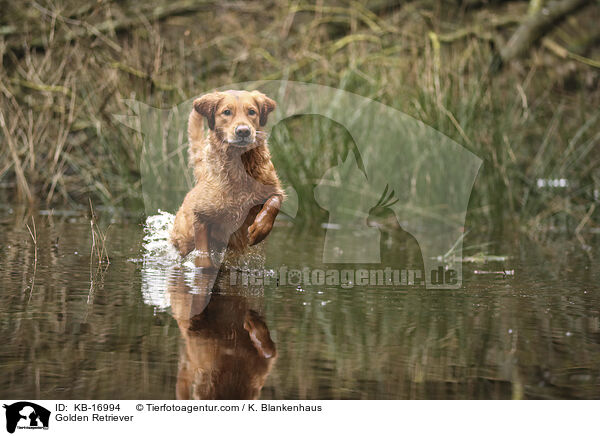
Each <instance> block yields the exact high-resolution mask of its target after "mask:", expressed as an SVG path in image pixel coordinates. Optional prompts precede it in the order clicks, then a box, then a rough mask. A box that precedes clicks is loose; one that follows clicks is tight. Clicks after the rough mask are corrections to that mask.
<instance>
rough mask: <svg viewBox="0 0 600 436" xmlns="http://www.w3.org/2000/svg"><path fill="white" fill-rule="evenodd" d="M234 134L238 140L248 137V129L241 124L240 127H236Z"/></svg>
mask: <svg viewBox="0 0 600 436" xmlns="http://www.w3.org/2000/svg"><path fill="white" fill-rule="evenodd" d="M235 134H236V136H239V137H240V138H247V137H248V136H250V127H248V126H244V125H243V124H242V125H241V126H237V127H236V128H235Z"/></svg>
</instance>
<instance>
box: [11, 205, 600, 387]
mask: <svg viewBox="0 0 600 436" xmlns="http://www.w3.org/2000/svg"><path fill="white" fill-rule="evenodd" d="M109 216H110V214H108V213H103V214H102V218H103V219H105V220H108V218H109ZM34 218H35V223H36V235H37V237H36V239H37V244H33V242H32V238H31V236H30V234H29V231H28V230H27V227H26V225H25V224H26V223H28V224H29V225H30V227H31V226H32V221H31V218H30V217H29V216H28V215H25V214H20V213H17V212H15V211H10V212H9V211H7V210H4V211H1V212H0V337H1V338H2V341H3V344H2V346H1V347H0V397H2V398H29V399H84V398H85V399H151V398H154V399H173V398H177V397H178V398H205V397H226V398H231V397H251V396H254V395H257V393H258V392H259V391H260V389H261V386H262V391H260V398H262V399H345V398H352V399H405V398H428V399H435V398H447V399H454V398H463V399H469V398H473V399H475V398H508V399H509V398H600V286H599V285H598V284H599V283H600V267H599V265H598V262H597V259H598V256H599V255H600V250H598V240H597V239H598V237H597V236H596V237H595V239H594V236H593V235H588V236H587V239H586V241H585V243H586V244H588V245H589V246H590V247H592V248H589V250H588V251H586V250H584V249H582V244H581V242H579V241H577V240H575V241H569V240H568V239H566V238H563V237H561V236H560V235H557V236H552V237H550V236H549V237H547V238H546V240H545V241H544V242H537V243H536V242H533V241H531V240H529V239H527V238H526V237H524V236H518V237H517V236H516V235H512V236H511V237H508V238H507V237H503V238H497V239H496V240H492V241H485V238H483V241H484V242H492V244H490V245H488V246H486V247H485V249H484V251H485V252H486V253H489V254H494V255H502V256H507V257H506V258H500V259H496V260H495V261H488V262H480V261H483V259H482V258H480V257H478V256H474V258H471V259H470V262H466V263H464V264H463V273H464V286H463V288H462V289H460V290H435V291H432V290H425V289H424V288H422V287H415V286H408V285H404V286H393V285H392V286H385V285H382V286H376V285H374V286H371V285H369V286H353V287H351V288H350V287H348V286H345V287H341V286H327V285H314V284H311V285H308V284H302V285H295V284H294V285H290V284H282V283H281V282H280V283H279V284H277V283H276V282H275V281H274V280H272V281H271V283H269V284H266V285H264V284H263V285H261V284H260V283H250V284H248V285H246V284H244V283H237V282H236V281H235V280H238V281H239V277H238V276H236V277H235V278H232V277H231V274H232V273H231V270H225V269H223V270H222V271H221V272H220V274H219V276H218V277H215V275H214V274H209V273H207V272H200V271H194V269H193V268H189V267H183V266H182V267H178V266H176V265H175V266H174V265H173V263H172V262H171V263H168V262H164V263H163V262H160V261H158V262H148V261H147V260H146V261H144V260H143V257H144V255H143V252H142V243H143V228H142V225H140V224H137V223H136V222H134V221H133V220H132V221H128V220H121V219H117V220H113V221H115V222H113V223H112V224H111V225H110V227H109V229H108V231H107V242H106V248H107V249H108V254H109V257H110V265H107V264H100V265H99V264H98V260H97V258H96V257H92V258H91V256H90V253H91V248H92V245H93V240H92V232H91V228H90V222H89V220H88V219H86V218H85V217H82V216H77V215H74V216H69V214H67V215H66V216H65V215H62V214H55V215H54V216H47V215H46V216H44V215H37V214H36V215H35V216H34ZM107 225H108V222H103V223H101V224H100V227H101V228H102V229H105V228H106V226H107ZM32 230H33V229H32ZM324 232H325V231H324V230H323V229H314V230H310V231H308V230H300V229H297V228H295V227H294V226H293V225H287V226H279V227H277V228H275V230H274V231H273V233H272V234H271V236H270V237H269V238H268V240H267V243H266V247H265V248H264V251H265V265H266V266H265V268H266V269H267V270H278V268H280V267H281V266H282V265H284V266H286V267H288V268H289V269H294V268H297V269H302V268H304V267H308V268H312V269H314V268H321V269H325V268H331V267H332V266H331V265H325V266H324V265H323V264H322V263H321V258H322V247H323V238H324ZM382 241H383V243H382V262H383V264H384V265H391V266H392V267H394V268H399V267H400V268H410V267H414V268H421V267H422V260H421V258H420V252H419V250H418V246H416V244H415V242H414V240H410V238H408V242H407V241H406V238H404V239H402V238H399V237H397V235H396V234H394V233H393V232H392V233H391V234H386V235H384V237H382ZM96 242H97V241H96ZM480 242H481V241H480ZM466 246H467V247H468V246H469V241H466ZM477 251H478V250H477V249H475V250H471V251H470V252H469V251H465V254H466V255H469V254H470V255H473V254H475V253H476V252H477ZM36 252H37V260H36ZM340 268H348V265H342V266H340ZM504 270H506V271H508V272H509V274H508V275H507V274H497V273H496V272H500V271H504ZM511 271H514V274H512V273H511ZM213 281H216V282H215V284H214V286H213V285H212V284H213ZM211 288H213V290H212V292H210V289H211Z"/></svg>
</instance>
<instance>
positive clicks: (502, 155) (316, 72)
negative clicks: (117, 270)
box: [0, 0, 600, 233]
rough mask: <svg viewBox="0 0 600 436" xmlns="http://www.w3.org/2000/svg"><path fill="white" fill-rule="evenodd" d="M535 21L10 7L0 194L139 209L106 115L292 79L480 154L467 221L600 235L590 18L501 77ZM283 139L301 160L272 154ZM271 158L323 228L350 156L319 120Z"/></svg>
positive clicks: (377, 8)
mask: <svg viewBox="0 0 600 436" xmlns="http://www.w3.org/2000/svg"><path fill="white" fill-rule="evenodd" d="M530 7H531V6H530V5H529V4H528V3H527V2H519V1H515V2H492V3H489V4H488V3H484V4H475V3H474V2H467V1H464V2H462V3H461V2H451V1H439V0H438V1H415V2H408V3H405V4H403V6H394V5H393V4H392V2H386V1H377V2H370V3H369V4H366V3H365V4H363V3H361V2H343V1H340V2H335V3H329V4H328V5H319V6H314V5H311V4H309V3H303V2H290V3H288V2H283V1H273V2H272V3H271V4H269V5H266V4H265V3H262V4H259V3H248V4H247V3H242V2H239V3H238V2H233V3H221V2H217V1H211V0H205V1H196V2H192V1H176V2H156V3H155V4H153V5H140V4H138V3H135V2H130V1H127V2H112V1H106V0H105V1H101V2H98V3H94V4H92V5H91V6H82V5H81V4H79V3H78V2H72V1H61V2H49V1H40V2H33V3H30V2H25V3H22V4H10V5H8V4H7V5H5V6H3V8H2V9H3V13H2V17H1V22H0V56H1V57H2V63H3V68H2V70H1V71H0V86H1V89H0V91H1V96H0V111H1V114H0V141H1V142H0V144H1V146H0V184H1V186H2V188H3V189H2V191H3V193H2V194H0V195H2V196H4V197H5V198H7V199H9V200H11V201H20V202H39V203H40V204H41V205H46V204H47V205H49V206H54V207H65V206H69V207H76V206H78V205H87V204H88V199H89V198H91V199H92V200H93V201H94V202H95V204H99V203H102V204H105V205H109V206H117V207H124V208H128V209H131V208H139V207H140V206H141V202H142V199H141V182H140V170H139V162H140V154H141V142H139V141H138V140H136V138H135V135H134V134H133V133H132V131H131V130H129V129H128V128H126V127H125V126H123V125H121V124H119V123H118V122H117V121H116V120H115V118H114V117H113V115H114V114H124V113H126V112H127V108H126V107H125V105H124V103H123V102H122V100H123V99H131V98H133V99H137V100H140V101H143V102H145V103H147V104H149V105H153V106H156V107H163V108H168V107H171V106H172V105H175V104H178V103H180V102H182V101H184V100H186V99H188V98H191V97H193V96H195V95H198V94H200V93H202V92H204V91H206V90H210V89H212V88H215V87H218V86H222V85H224V84H227V83H236V82H242V81H249V80H258V79H290V80H297V81H305V82H313V83H320V84H326V85H329V86H334V87H337V88H342V89H345V90H348V91H350V92H354V93H357V94H360V95H363V96H366V97H370V98H373V99H375V100H378V101H380V102H382V103H385V104H387V105H390V106H393V107H395V108H397V109H400V110H402V111H405V112H406V113H408V114H409V115H411V116H413V117H415V118H417V119H420V120H422V121H423V122H425V123H427V124H428V125H430V126H432V127H434V128H435V129H438V130H439V131H441V132H443V133H445V134H446V135H448V136H450V137H451V138H453V139H454V140H456V141H457V142H459V143H461V144H463V145H464V146H465V147H467V148H469V149H470V150H472V151H473V152H474V153H476V154H477V155H479V156H480V157H481V158H483V159H484V162H485V163H484V167H483V168H482V170H481V171H480V174H479V177H478V179H477V181H476V184H475V188H474V192H473V195H472V198H471V203H470V215H469V217H470V218H469V219H470V220H471V222H476V223H478V224H480V225H481V224H488V225H490V226H491V225H499V224H500V223H502V222H505V221H506V218H511V219H515V220H516V221H517V223H516V224H517V225H518V226H520V227H522V228H525V229H528V230H529V231H537V230H545V229H552V228H566V229H569V230H571V231H577V232H578V233H579V232H582V231H584V230H586V229H590V228H594V227H598V225H599V223H598V220H599V219H600V215H599V211H598V209H600V208H599V207H597V206H598V202H599V201H600V194H599V191H600V170H599V168H600V165H599V164H600V147H598V142H599V140H600V119H599V117H600V113H599V110H598V108H599V107H600V89H599V84H600V75H599V71H600V69H598V65H596V64H597V62H595V61H593V59H599V58H600V50H599V47H598V39H599V38H598V36H599V35H598V31H597V25H596V24H595V23H597V22H598V20H599V19H600V8H599V7H598V5H597V4H594V5H591V6H589V7H587V8H585V9H583V10H581V11H580V12H578V13H575V14H573V15H572V16H570V17H569V18H568V19H567V20H566V21H564V22H562V23H561V24H559V25H556V26H555V28H554V29H553V30H552V31H551V32H550V33H548V35H547V36H546V37H545V38H544V39H542V40H541V43H540V44H537V45H535V46H534V47H532V48H531V50H529V51H528V52H527V53H526V54H525V55H524V56H523V57H522V58H521V59H517V60H514V61H511V62H509V63H505V64H504V65H503V66H502V67H501V68H499V67H498V63H497V62H495V60H497V58H498V53H499V49H500V48H501V47H503V46H505V45H506V41H507V40H508V39H509V38H510V36H511V35H512V34H513V33H514V31H515V29H516V28H517V26H518V25H519V23H520V22H522V21H523V20H524V19H525V18H526V17H527V14H528V13H531V11H530V10H529V9H530ZM491 67H492V68H491ZM332 135H334V137H336V138H338V140H337V141H334V143H335V145H332V141H331V140H330V138H331V137H332ZM278 141H280V142H281V141H286V144H287V145H288V147H286V149H290V148H291V149H293V150H294V151H295V152H294V153H293V154H290V153H283V152H280V150H282V149H283V148H282V147H278V146H277V144H278ZM271 144H272V149H273V154H274V160H275V163H276V166H277V168H278V169H279V172H280V173H281V177H282V179H284V180H285V181H286V182H288V183H290V184H292V185H293V186H294V187H295V188H296V190H297V191H298V193H299V198H300V203H301V205H300V207H301V209H302V210H304V211H305V213H303V214H302V216H303V217H304V218H305V219H306V220H311V219H312V220H321V219H322V218H323V213H324V212H323V211H322V210H320V209H319V208H318V207H317V206H316V205H315V204H314V200H313V195H312V189H313V187H314V185H315V184H316V183H317V180H318V179H319V177H321V176H322V174H323V173H324V172H325V171H326V170H327V169H328V168H329V167H331V166H332V165H334V164H335V162H336V161H337V158H338V156H339V155H340V154H341V155H342V157H344V156H345V150H347V149H349V147H350V146H351V140H350V138H349V136H348V135H347V134H345V132H344V131H343V129H342V128H341V127H340V126H334V125H332V124H330V123H329V122H328V121H327V120H323V119H319V118H317V117H300V118H298V119H294V120H288V121H286V122H284V123H282V124H280V125H278V126H276V127H275V128H274V132H273V135H272V141H271ZM561 179H564V180H565V182H560V180H561ZM555 181H558V182H555ZM555 184H556V185H557V186H553V185H555ZM306 211H308V213H307V212H306Z"/></svg>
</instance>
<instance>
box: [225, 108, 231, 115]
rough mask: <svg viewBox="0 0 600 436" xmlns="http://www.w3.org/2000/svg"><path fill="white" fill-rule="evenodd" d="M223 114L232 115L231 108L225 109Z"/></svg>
mask: <svg viewBox="0 0 600 436" xmlns="http://www.w3.org/2000/svg"><path fill="white" fill-rule="evenodd" d="M223 115H231V111H230V110H229V109H225V110H224V111H223Z"/></svg>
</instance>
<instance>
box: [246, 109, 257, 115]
mask: <svg viewBox="0 0 600 436" xmlns="http://www.w3.org/2000/svg"><path fill="white" fill-rule="evenodd" d="M248 115H256V111H255V110H254V109H250V110H249V111H248Z"/></svg>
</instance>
